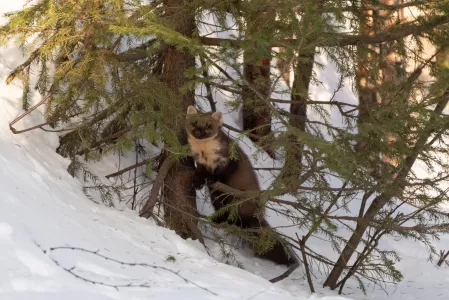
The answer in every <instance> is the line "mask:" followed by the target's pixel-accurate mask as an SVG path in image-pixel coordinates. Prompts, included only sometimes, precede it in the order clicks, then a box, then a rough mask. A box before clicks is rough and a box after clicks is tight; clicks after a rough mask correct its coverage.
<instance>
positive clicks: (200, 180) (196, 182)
mask: <svg viewBox="0 0 449 300" xmlns="http://www.w3.org/2000/svg"><path fill="white" fill-rule="evenodd" d="M205 184H206V178H205V177H204V176H202V175H200V174H195V175H194V176H193V187H194V188H195V190H199V189H202V188H203V186H204V185H205Z"/></svg>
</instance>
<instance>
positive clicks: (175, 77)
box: [161, 0, 199, 239]
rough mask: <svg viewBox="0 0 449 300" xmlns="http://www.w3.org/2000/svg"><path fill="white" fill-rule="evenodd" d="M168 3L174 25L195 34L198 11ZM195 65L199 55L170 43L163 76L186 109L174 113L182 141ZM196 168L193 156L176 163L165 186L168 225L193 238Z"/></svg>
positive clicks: (178, 1) (167, 0)
mask: <svg viewBox="0 0 449 300" xmlns="http://www.w3.org/2000/svg"><path fill="white" fill-rule="evenodd" d="M164 6H165V15H164V17H165V18H166V20H167V21H168V22H171V23H172V24H173V27H174V29H175V30H176V31H177V32H179V33H181V34H183V35H185V36H187V37H191V36H192V34H193V32H194V30H195V29H196V25H195V17H194V16H195V15H194V11H193V10H192V9H191V8H190V7H187V5H185V4H184V2H183V1H182V0H165V1H164ZM194 67H195V58H194V57H193V56H192V55H191V54H190V53H189V52H188V51H187V50H186V49H182V50H180V49H177V48H176V47H175V46H172V45H169V46H168V47H167V49H166V50H165V53H164V63H163V71H162V76H161V78H162V80H163V81H164V82H165V83H166V84H167V86H168V87H170V88H171V89H172V90H173V91H174V92H175V94H176V96H177V101H179V107H181V108H182V114H181V115H179V116H174V119H173V123H172V126H173V129H174V130H175V131H176V132H177V134H178V138H179V140H180V142H181V144H186V143H187V138H186V133H185V127H184V122H185V115H184V112H186V111H187V107H188V106H189V105H193V104H194V102H195V95H194V91H193V90H189V91H187V92H185V93H182V92H181V88H182V87H183V86H184V85H185V84H186V83H187V82H188V79H187V78H185V77H184V73H185V71H186V70H187V69H189V68H194ZM194 168H195V167H194V162H193V160H191V159H185V160H183V161H180V162H175V163H174V165H173V166H172V168H171V169H170V171H169V172H168V174H167V176H166V178H165V180H164V186H163V188H162V195H163V204H164V213H165V222H166V224H167V226H168V227H169V228H170V229H173V230H175V231H176V232H177V233H178V234H180V235H181V236H182V237H183V238H192V239H196V238H199V237H198V231H197V227H196V223H194V224H192V221H193V220H192V218H191V217H188V215H189V214H194V213H196V201H195V199H196V192H195V189H194V188H193V182H192V179H193V176H192V174H193V170H194ZM174 208H177V209H174Z"/></svg>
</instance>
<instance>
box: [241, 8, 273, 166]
mask: <svg viewBox="0 0 449 300" xmlns="http://www.w3.org/2000/svg"><path fill="white" fill-rule="evenodd" d="M263 14H264V17H261V18H260V19H259V20H258V21H257V22H255V24H251V26H249V28H247V35H248V36H249V37H251V35H252V34H253V33H255V32H256V33H257V32H258V31H259V30H260V27H261V25H262V23H263V20H264V19H265V18H268V16H267V15H266V13H263ZM256 47H257V46H256ZM257 50H259V49H256V51H257ZM256 51H251V49H246V50H245V52H244V54H243V77H244V79H245V82H246V84H244V85H243V90H242V92H243V129H244V130H251V133H252V134H251V135H250V136H249V137H250V139H251V140H252V141H253V142H254V143H256V144H258V145H259V146H261V147H262V149H264V150H265V151H266V152H267V153H268V154H269V155H270V156H271V157H273V155H274V154H273V152H272V151H271V150H270V148H269V143H268V142H267V141H265V140H264V137H267V136H268V135H269V134H270V133H271V112H270V109H269V108H267V105H266V104H265V101H264V100H263V99H260V95H263V97H265V98H266V99H267V100H268V99H269V98H270V94H271V81H270V69H271V68H270V62H271V48H270V47H267V48H266V49H264V51H262V54H260V53H257V54H256V53H254V52H256ZM248 85H250V86H251V87H250V86H248ZM254 89H256V90H257V92H258V94H259V96H258V95H256V92H255V91H254Z"/></svg>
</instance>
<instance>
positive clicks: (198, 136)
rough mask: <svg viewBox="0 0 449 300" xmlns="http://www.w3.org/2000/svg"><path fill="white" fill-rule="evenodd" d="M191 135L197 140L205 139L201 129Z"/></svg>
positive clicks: (204, 133)
mask: <svg viewBox="0 0 449 300" xmlns="http://www.w3.org/2000/svg"><path fill="white" fill-rule="evenodd" d="M193 134H194V135H195V137H196V138H197V139H202V138H204V137H205V135H206V132H205V131H204V130H203V129H195V131H194V132H193Z"/></svg>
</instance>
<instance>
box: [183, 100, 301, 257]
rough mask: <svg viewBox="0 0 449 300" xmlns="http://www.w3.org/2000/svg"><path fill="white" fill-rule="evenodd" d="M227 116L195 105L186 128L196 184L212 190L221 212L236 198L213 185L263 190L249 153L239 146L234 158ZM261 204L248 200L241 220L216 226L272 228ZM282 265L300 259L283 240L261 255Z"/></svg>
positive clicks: (241, 210) (223, 219) (240, 210)
mask: <svg viewBox="0 0 449 300" xmlns="http://www.w3.org/2000/svg"><path fill="white" fill-rule="evenodd" d="M222 123H223V115H222V113H221V112H210V113H198V111H197V110H196V109H195V107H193V106H189V107H188V109H187V118H186V129H187V139H188V142H189V145H190V149H191V152H192V156H193V158H194V159H195V162H196V165H197V166H196V173H195V177H194V185H195V188H196V189H200V188H201V187H202V186H204V184H207V185H208V187H209V190H210V196H211V201H212V204H213V206H214V208H215V210H219V209H220V208H223V207H224V206H226V205H229V204H230V203H231V202H233V201H234V199H235V198H234V197H232V196H230V195H229V194H225V193H223V192H220V191H218V190H215V189H213V188H211V187H210V186H211V185H212V184H213V183H215V182H221V183H223V184H226V185H228V186H230V187H232V188H234V189H237V190H240V191H260V187H259V182H258V180H257V175H256V172H255V171H254V169H253V167H252V165H251V162H250V160H249V158H248V156H246V154H245V153H244V152H243V151H242V149H240V148H239V147H238V146H237V147H236V149H235V150H236V151H235V152H236V154H237V155H236V156H237V158H236V159H233V158H231V153H230V151H231V150H230V143H232V139H231V138H229V137H228V135H227V134H225V133H224V131H223V130H222V128H221V126H222ZM261 209H263V208H262V207H261V204H260V202H258V201H244V202H243V203H242V204H240V205H239V207H238V217H237V218H234V220H232V221H231V219H229V212H227V213H224V214H222V215H221V216H220V217H217V218H215V219H214V222H216V223H222V222H228V223H231V224H235V225H237V226H239V227H241V228H244V229H248V228H261V227H265V228H269V224H268V222H267V221H266V220H265V219H264V218H263V217H257V215H258V214H259V215H263V214H262V213H261ZM258 256H259V257H261V258H265V259H268V260H271V261H274V262H276V263H278V264H284V265H291V264H293V263H296V258H295V256H294V254H293V253H292V251H291V249H289V248H287V246H284V245H283V244H282V243H281V242H280V241H278V242H276V244H275V246H274V247H273V248H272V249H271V250H270V251H268V252H267V253H265V254H263V255H258Z"/></svg>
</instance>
